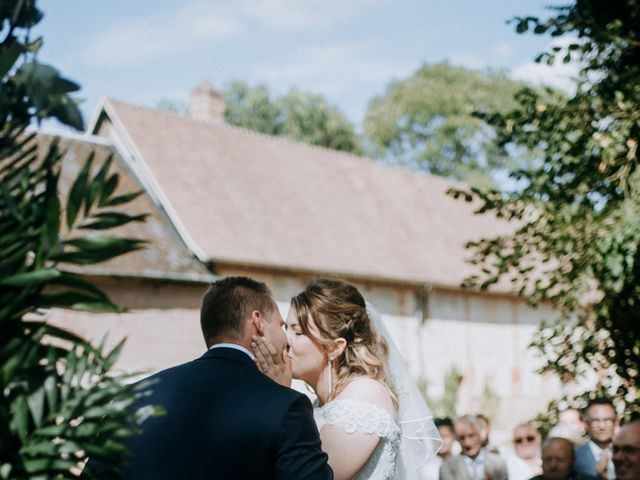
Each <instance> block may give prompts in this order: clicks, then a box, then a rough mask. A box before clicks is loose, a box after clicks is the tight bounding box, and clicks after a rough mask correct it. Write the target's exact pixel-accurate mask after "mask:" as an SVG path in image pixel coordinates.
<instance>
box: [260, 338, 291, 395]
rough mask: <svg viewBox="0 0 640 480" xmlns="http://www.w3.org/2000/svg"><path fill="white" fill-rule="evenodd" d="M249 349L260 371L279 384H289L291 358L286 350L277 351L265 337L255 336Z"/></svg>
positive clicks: (286, 385)
mask: <svg viewBox="0 0 640 480" xmlns="http://www.w3.org/2000/svg"><path fill="white" fill-rule="evenodd" d="M251 349H252V350H253V354H254V355H255V356H256V364H257V365H258V368H259V369H260V371H261V372H262V373H264V374H265V375H266V376H267V377H269V378H270V379H271V380H273V381H275V382H277V383H279V384H280V385H284V386H285V387H289V386H291V359H290V358H289V355H288V354H287V351H286V350H283V351H282V352H278V350H277V349H276V347H275V346H274V345H273V344H272V343H271V342H269V341H268V340H267V339H266V338H264V337H257V336H254V337H253V342H252V343H251Z"/></svg>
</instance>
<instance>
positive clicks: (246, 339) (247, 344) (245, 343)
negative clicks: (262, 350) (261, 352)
mask: <svg viewBox="0 0 640 480" xmlns="http://www.w3.org/2000/svg"><path fill="white" fill-rule="evenodd" d="M251 342H252V340H251V336H247V335H244V336H243V337H242V338H238V337H236V336H220V337H218V338H216V339H215V341H214V342H213V343H212V344H211V345H209V348H211V347H213V346H214V345H217V344H219V343H232V344H234V345H240V346H241V347H244V348H246V349H247V350H249V351H251Z"/></svg>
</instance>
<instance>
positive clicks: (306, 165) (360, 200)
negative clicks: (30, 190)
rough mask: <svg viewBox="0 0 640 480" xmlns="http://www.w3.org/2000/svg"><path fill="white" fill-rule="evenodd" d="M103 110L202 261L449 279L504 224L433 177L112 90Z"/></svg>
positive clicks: (451, 282)
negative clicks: (125, 98)
mask: <svg viewBox="0 0 640 480" xmlns="http://www.w3.org/2000/svg"><path fill="white" fill-rule="evenodd" d="M104 111H105V112H106V113H107V116H109V117H111V120H112V122H113V125H114V127H113V128H115V130H116V131H117V130H124V132H122V131H120V132H119V135H120V136H121V137H122V138H125V143H127V142H129V143H130V145H129V148H132V149H133V150H134V151H135V153H134V156H136V157H141V158H137V160H136V161H139V162H142V165H143V166H144V170H145V171H146V172H147V173H148V174H149V178H151V177H152V178H153V182H152V183H153V184H154V185H155V189H156V190H157V192H158V193H159V194H160V196H161V197H162V198H164V201H165V202H167V203H168V204H169V205H168V206H167V208H169V209H170V210H171V211H173V212H174V213H175V216H176V217H177V219H178V220H179V222H181V224H182V225H183V226H184V229H185V230H186V232H187V233H188V235H189V236H190V237H191V239H193V242H194V244H195V245H196V246H197V248H198V249H200V250H201V251H202V252H203V254H204V256H205V257H206V258H207V259H208V260H209V261H213V262H216V261H219V262H231V263H238V264H246V265H258V266H271V267H276V268H287V269H294V270H296V269H299V270H304V271H312V272H323V273H336V274H343V275H351V276H362V277H369V278H379V279H388V280H393V281H402V282H427V283H431V284H434V285H441V286H451V287H456V286H458V285H459V284H460V282H461V281H462V280H463V278H464V277H465V276H467V275H468V274H470V273H472V268H473V267H472V266H471V265H469V264H467V263H466V262H465V259H466V258H468V257H469V252H468V251H466V250H465V248H464V244H465V242H467V241H468V240H471V239H478V238H480V237H482V236H493V235H495V234H496V233H498V232H504V231H506V229H507V226H506V225H505V223H503V222H499V221H498V220H496V219H493V218H490V217H489V216H486V215H485V216H476V215H473V214H472V208H471V206H470V205H469V204H467V203H465V202H463V201H456V200H453V199H452V198H451V197H449V196H446V195H445V191H446V190H447V189H448V188H449V187H451V186H452V184H451V183H450V182H448V181H447V180H444V179H442V178H440V177H436V176H428V175H424V174H420V173H415V172H411V171H408V170H405V169H401V168H396V167H390V166H385V165H381V164H379V163H375V162H374V161H373V160H370V159H367V158H363V157H357V156H354V155H349V154H345V153H340V152H336V151H332V150H327V149H324V148H318V147H313V146H309V145H305V144H301V143H296V142H292V141H289V140H286V139H282V138H276V137H270V136H267V135H262V134H257V133H253V132H250V131H248V130H244V129H241V128H237V127H232V126H229V125H224V124H222V125H214V124H207V123H204V122H200V121H195V120H192V119H189V118H185V117H179V116H175V115H172V114H169V113H164V112H158V111H154V110H150V109H147V108H141V107H137V106H132V105H129V104H125V103H120V102H116V101H111V100H107V101H105V103H104ZM113 117H116V118H113ZM103 118H104V117H103ZM103 127H104V125H101V122H100V121H98V122H97V124H96V125H95V126H94V129H93V131H94V132H97V131H99V130H100V129H101V128H102V129H103V131H104V128H103Z"/></svg>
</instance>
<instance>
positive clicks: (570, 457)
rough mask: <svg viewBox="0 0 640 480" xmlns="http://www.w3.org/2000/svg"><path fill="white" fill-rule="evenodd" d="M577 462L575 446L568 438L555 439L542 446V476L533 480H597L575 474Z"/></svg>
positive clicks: (550, 439)
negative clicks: (574, 467)
mask: <svg viewBox="0 0 640 480" xmlns="http://www.w3.org/2000/svg"><path fill="white" fill-rule="evenodd" d="M575 461H576V455H575V451H574V450H573V444H572V443H571V442H570V441H569V440H567V439H566V438H559V437H553V438H549V439H547V440H546V441H545V442H544V443H543V444H542V475H538V476H537V477H533V478H532V479H531V480H597V479H596V477H592V476H590V475H584V474H579V473H575V472H573V465H574V463H575Z"/></svg>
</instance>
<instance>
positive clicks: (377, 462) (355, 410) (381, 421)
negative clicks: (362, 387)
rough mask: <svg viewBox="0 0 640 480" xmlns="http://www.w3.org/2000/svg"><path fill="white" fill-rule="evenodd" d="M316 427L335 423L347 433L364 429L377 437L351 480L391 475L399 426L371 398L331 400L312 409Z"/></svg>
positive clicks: (377, 479)
mask: <svg viewBox="0 0 640 480" xmlns="http://www.w3.org/2000/svg"><path fill="white" fill-rule="evenodd" d="M313 416H314V418H315V421H316V424H317V425H318V430H321V429H322V427H324V426H325V425H332V426H337V427H340V428H342V429H344V431H345V432H347V433H355V432H364V433H368V434H371V435H377V436H378V437H380V442H379V443H378V446H377V447H376V449H375V450H374V451H373V454H371V457H369V460H367V463H366V464H365V465H364V467H363V468H362V470H360V472H358V474H357V475H356V476H355V477H354V479H355V480H391V479H393V478H395V473H396V458H397V454H398V449H399V448H400V428H399V427H398V424H397V423H396V421H395V420H394V419H393V417H392V416H391V415H390V414H389V412H388V411H387V410H385V409H384V408H382V407H380V406H378V405H377V404H375V403H372V402H364V401H361V400H351V399H344V400H333V401H331V402H328V403H327V404H325V405H323V406H322V407H316V408H315V409H314V411H313Z"/></svg>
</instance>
